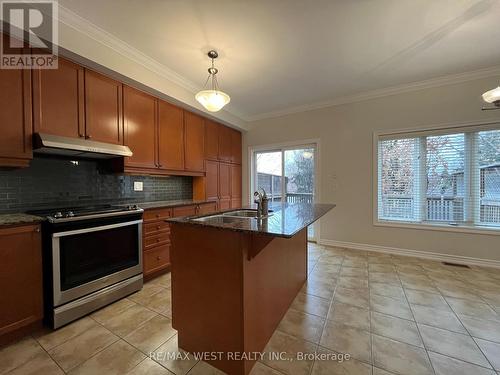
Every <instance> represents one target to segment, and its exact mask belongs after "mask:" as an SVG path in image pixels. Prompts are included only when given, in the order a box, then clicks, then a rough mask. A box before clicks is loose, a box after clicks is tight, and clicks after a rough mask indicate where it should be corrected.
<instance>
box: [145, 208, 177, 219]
mask: <svg viewBox="0 0 500 375" xmlns="http://www.w3.org/2000/svg"><path fill="white" fill-rule="evenodd" d="M170 217H172V209H171V208H153V209H150V210H145V211H144V221H145V222H148V221H155V220H156V221H158V220H166V219H168V218H170Z"/></svg>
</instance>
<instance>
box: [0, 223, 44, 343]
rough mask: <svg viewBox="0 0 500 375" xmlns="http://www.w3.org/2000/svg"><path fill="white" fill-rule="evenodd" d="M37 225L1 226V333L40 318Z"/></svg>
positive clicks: (40, 285)
mask: <svg viewBox="0 0 500 375" xmlns="http://www.w3.org/2000/svg"><path fill="white" fill-rule="evenodd" d="M41 246H42V241H41V236H40V226H38V225H29V226H22V227H14V228H5V229H1V230H0V257H1V259H2V262H1V263H0V290H2V292H1V293H0V306H2V313H1V314H0V335H3V334H5V333H8V332H12V331H15V330H17V329H20V328H23V327H25V326H28V325H29V324H31V323H35V322H37V321H39V320H41V319H42V316H43V308H42V296H43V292H42V249H41Z"/></svg>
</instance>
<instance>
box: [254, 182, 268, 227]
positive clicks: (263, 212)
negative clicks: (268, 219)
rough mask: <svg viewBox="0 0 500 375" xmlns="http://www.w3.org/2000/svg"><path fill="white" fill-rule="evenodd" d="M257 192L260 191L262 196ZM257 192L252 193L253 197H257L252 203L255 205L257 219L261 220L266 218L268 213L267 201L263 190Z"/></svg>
mask: <svg viewBox="0 0 500 375" xmlns="http://www.w3.org/2000/svg"><path fill="white" fill-rule="evenodd" d="M259 190H262V194H261V193H260V192H259ZM259 190H257V191H256V192H255V193H253V196H254V197H257V199H255V200H254V202H255V203H257V218H258V219H261V218H262V217H263V216H267V214H268V212H269V199H268V198H267V194H266V191H265V190H264V189H262V188H259Z"/></svg>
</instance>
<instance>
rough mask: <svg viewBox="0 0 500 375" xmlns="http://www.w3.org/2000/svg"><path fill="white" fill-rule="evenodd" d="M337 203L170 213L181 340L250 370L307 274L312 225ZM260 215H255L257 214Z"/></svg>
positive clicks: (228, 368)
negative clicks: (266, 211)
mask: <svg viewBox="0 0 500 375" xmlns="http://www.w3.org/2000/svg"><path fill="white" fill-rule="evenodd" d="M333 207H334V205H332V204H311V203H295V204H288V203H284V204H281V203H280V204H276V203H275V204H271V205H270V207H269V208H270V210H272V212H271V213H270V215H269V216H266V217H263V218H260V219H259V218H256V217H252V216H256V211H252V210H250V209H247V210H232V211H224V212H219V213H217V214H211V215H206V216H196V217H184V218H175V219H169V220H168V222H169V223H170V226H171V241H172V249H171V260H172V318H173V320H172V325H173V327H174V328H175V329H176V330H177V331H178V343H179V347H180V348H182V349H184V350H186V351H188V352H192V353H199V352H203V353H205V352H210V354H211V358H207V359H206V360H207V362H209V363H210V364H212V365H213V366H215V367H217V368H219V369H221V370H222V371H224V372H226V373H228V374H248V373H249V372H250V370H251V368H252V366H253V365H254V364H255V361H256V356H255V353H259V352H262V350H263V349H264V347H265V345H266V344H267V342H268V340H269V339H270V337H271V335H272V334H273V332H274V330H275V329H276V327H277V326H278V324H279V322H280V321H281V319H282V317H283V315H284V314H285V312H286V311H287V310H288V308H289V306H290V305H291V303H292V302H293V300H294V298H295V296H296V295H297V293H298V292H299V291H300V289H301V288H302V286H303V284H304V282H305V281H306V278H307V227H308V226H309V225H311V224H312V223H313V222H315V221H316V220H318V219H319V218H320V217H321V216H323V215H325V214H326V213H327V212H328V211H330V210H331V209H332V208H333ZM254 214H255V215H254Z"/></svg>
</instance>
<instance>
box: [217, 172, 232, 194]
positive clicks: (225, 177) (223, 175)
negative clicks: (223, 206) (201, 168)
mask: <svg viewBox="0 0 500 375" xmlns="http://www.w3.org/2000/svg"><path fill="white" fill-rule="evenodd" d="M219 197H220V199H230V198H231V165H230V164H226V163H219Z"/></svg>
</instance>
